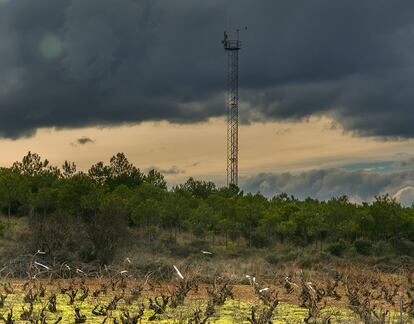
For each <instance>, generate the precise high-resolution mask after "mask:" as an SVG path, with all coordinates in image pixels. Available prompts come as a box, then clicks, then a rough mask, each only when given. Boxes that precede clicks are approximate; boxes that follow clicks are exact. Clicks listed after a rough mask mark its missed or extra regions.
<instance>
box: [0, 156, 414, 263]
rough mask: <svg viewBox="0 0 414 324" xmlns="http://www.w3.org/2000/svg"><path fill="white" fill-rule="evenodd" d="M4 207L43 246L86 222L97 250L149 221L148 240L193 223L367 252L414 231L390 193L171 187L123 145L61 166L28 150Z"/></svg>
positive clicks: (189, 228) (220, 234) (9, 174)
mask: <svg viewBox="0 0 414 324" xmlns="http://www.w3.org/2000/svg"><path fill="white" fill-rule="evenodd" d="M0 208H1V210H2V213H3V214H4V215H6V216H7V217H8V218H9V219H10V218H13V217H18V216H25V217H27V218H28V219H29V224H30V227H29V229H30V231H32V232H34V233H36V240H35V242H36V244H37V246H38V247H42V248H45V249H49V250H53V251H59V249H62V248H63V245H67V244H69V243H71V242H72V241H71V242H64V240H63V241H62V240H61V239H59V237H60V236H59V235H58V234H59V233H56V232H57V231H61V232H63V233H60V234H61V235H64V234H67V232H68V228H71V229H73V231H74V232H75V233H79V228H82V229H83V231H84V232H85V233H86V234H87V237H88V242H89V244H90V245H91V248H90V250H92V251H95V252H94V255H93V257H91V258H106V257H105V256H103V255H101V256H100V255H99V254H100V253H101V254H104V255H106V256H110V255H111V254H113V253H114V251H115V249H116V246H117V242H118V241H120V240H122V237H123V235H122V233H123V232H125V231H128V230H130V229H141V230H142V233H143V235H144V236H145V239H146V240H148V242H151V241H154V240H156V239H157V237H156V236H157V230H160V229H161V230H163V231H165V232H167V233H169V234H170V236H171V239H173V240H174V239H175V238H176V237H177V235H178V233H182V232H186V233H190V234H192V235H194V237H195V238H197V239H202V240H207V241H209V242H210V243H211V244H212V245H214V244H219V242H220V244H223V245H226V246H227V245H228V244H230V243H231V244H238V245H243V246H247V247H256V248H265V247H272V246H274V245H276V244H284V243H293V244H295V245H299V246H308V245H311V244H314V245H315V246H321V247H322V245H323V244H325V243H336V244H337V243H338V242H350V243H353V242H359V243H358V244H359V246H360V249H361V251H363V250H364V246H365V245H366V242H367V241H369V242H378V241H385V242H402V241H404V242H408V243H412V240H413V239H414V210H413V208H411V207H410V208H406V207H403V206H401V205H400V204H399V203H397V202H396V201H395V200H394V199H393V198H392V197H390V196H389V195H384V196H379V197H376V199H375V200H374V201H373V202H370V203H362V204H355V203H353V202H351V201H350V200H349V199H348V197H346V196H342V197H335V198H332V199H330V200H329V201H319V200H315V199H312V198H308V199H305V200H303V201H300V200H298V199H296V198H295V197H293V196H289V195H287V194H284V193H282V194H278V195H276V196H274V197H271V198H267V197H264V196H263V195H262V194H260V193H256V194H251V193H244V192H243V191H241V190H240V189H239V188H238V187H236V186H229V187H217V186H216V185H215V184H214V183H213V182H207V181H199V180H195V179H193V178H189V179H188V180H187V181H186V182H185V183H184V184H180V185H177V186H174V187H173V188H171V189H168V188H167V183H166V181H165V179H164V176H163V175H162V174H161V173H160V172H158V171H157V170H151V171H149V172H148V173H144V172H141V171H140V169H139V168H137V167H136V166H134V165H133V164H132V163H131V162H129V161H128V159H127V157H126V156H125V154H123V153H118V154H116V155H114V156H113V157H112V158H111V159H110V161H109V163H108V164H105V163H104V162H98V163H96V164H94V165H92V166H91V167H90V169H89V170H88V171H87V172H80V171H77V168H76V165H75V164H74V163H73V162H69V161H65V163H64V164H63V166H62V167H61V168H58V167H56V166H52V165H51V164H50V163H49V161H48V160H46V159H42V158H41V157H40V156H39V155H38V154H36V153H31V152H29V153H28V154H27V155H26V156H24V157H23V159H22V160H21V161H17V162H15V163H13V165H12V166H11V167H9V168H1V169H0ZM65 226H66V227H65ZM51 233H53V235H52V234H51ZM51 236H53V237H56V239H52V238H51ZM73 239H74V238H72V239H71V240H73ZM364 242H365V243H364ZM72 244H73V242H72ZM364 244H365V245H364ZM338 249H339V250H340V249H341V248H340V247H339V248H338ZM338 253H339V252H338ZM367 253H368V252H367Z"/></svg>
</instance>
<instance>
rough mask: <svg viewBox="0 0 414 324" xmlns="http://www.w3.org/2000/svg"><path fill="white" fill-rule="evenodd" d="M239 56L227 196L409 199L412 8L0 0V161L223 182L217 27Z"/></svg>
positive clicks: (193, 0)
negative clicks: (238, 43) (33, 155)
mask: <svg viewBox="0 0 414 324" xmlns="http://www.w3.org/2000/svg"><path fill="white" fill-rule="evenodd" d="M244 26H248V29H247V30H243V32H242V33H241V38H242V49H241V51H240V81H239V85H240V121H241V125H240V163H239V168H240V186H241V187H242V189H244V190H245V191H248V192H257V191H260V192H262V193H263V194H265V195H267V196H269V197H271V196H272V195H275V194H278V193H281V192H287V193H289V194H293V195H295V196H297V197H299V198H306V197H308V196H311V197H314V198H318V199H330V198H332V197H334V196H339V195H344V194H346V195H348V196H349V197H350V198H351V199H352V200H354V201H357V202H360V201H370V200H372V199H374V197H375V196H377V195H381V194H385V193H389V194H390V195H393V196H395V197H396V198H397V199H398V200H399V201H401V202H402V203H404V204H411V203H412V202H413V201H414V143H413V137H414V127H412V126H413V125H414V114H412V111H413V107H412V105H413V103H414V91H412V88H413V86H414V56H413V55H412V52H413V50H414V2H413V1H412V0H360V1H349V0H336V1H332V0H289V1H282V0H260V1H251V0H225V1H224V0H220V1H219V0H209V1H205V0H175V1H171V0H59V1H56V0H36V1H33V0H0V40H1V42H0V152H1V154H0V165H1V166H9V165H11V163H13V162H14V161H16V160H20V159H21V158H22V157H23V156H24V155H25V154H26V153H27V152H28V151H29V150H30V151H32V152H37V153H39V154H40V155H41V156H42V157H44V158H48V159H49V160H50V161H51V162H52V163H53V164H55V165H61V164H62V163H63V161H64V160H70V161H74V162H76V164H77V165H78V169H80V170H83V171H87V170H88V168H89V167H90V166H91V165H92V164H94V163H95V162H97V161H101V160H102V161H105V162H107V161H109V159H110V157H111V156H112V155H113V154H115V153H117V152H124V153H125V154H126V155H127V157H128V158H129V160H130V161H131V162H133V163H134V164H135V165H136V166H138V167H139V168H140V169H141V170H143V171H146V170H149V169H151V168H156V169H158V170H160V171H161V172H163V173H164V174H165V176H166V179H167V180H168V182H169V184H170V185H174V184H177V183H181V182H183V181H185V180H186V179H187V178H188V177H190V176H193V177H196V178H198V179H203V180H211V181H215V182H216V183H217V184H219V185H224V184H225V179H226V174H225V172H226V170H225V168H226V120H225V118H226V106H225V90H226V64H227V60H226V54H225V52H224V49H223V47H222V44H221V40H222V38H223V31H224V30H228V31H229V33H230V35H234V30H235V29H236V28H239V27H244Z"/></svg>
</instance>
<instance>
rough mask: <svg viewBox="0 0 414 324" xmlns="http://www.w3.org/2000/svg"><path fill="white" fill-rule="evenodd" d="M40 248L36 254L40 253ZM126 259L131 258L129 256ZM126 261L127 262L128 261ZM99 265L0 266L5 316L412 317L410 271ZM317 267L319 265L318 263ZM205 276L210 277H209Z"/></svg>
mask: <svg viewBox="0 0 414 324" xmlns="http://www.w3.org/2000/svg"><path fill="white" fill-rule="evenodd" d="M38 256H40V255H38ZM127 261H129V259H128V260H127ZM126 263H128V262H126ZM127 268H128V267H127V266H126V267H125V269H124V270H120V269H110V268H108V267H104V268H102V269H100V270H99V271H93V272H91V271H87V270H86V269H81V268H78V267H74V266H72V265H69V264H67V263H65V264H59V265H56V264H55V265H46V264H43V263H42V262H41V260H40V258H37V256H36V255H35V256H33V257H32V258H31V259H30V262H29V264H28V268H27V279H25V280H23V279H15V278H13V276H14V274H13V273H12V272H8V273H6V272H7V270H8V269H7V267H6V268H3V269H2V275H3V277H2V283H1V293H0V320H2V321H3V322H4V323H7V324H12V323H126V324H132V323H150V322H151V323H160V322H162V323H194V324H195V323H253V324H265V323H410V322H412V321H414V273H413V272H412V271H404V272H401V273H398V274H387V275H386V274H384V273H380V272H373V271H362V270H360V271H358V270H356V269H344V270H342V271H339V270H337V269H334V268H326V269H323V271H319V272H318V271H308V272H304V271H301V270H298V269H290V270H288V271H286V272H284V273H275V274H274V276H273V277H267V278H260V277H257V278H256V277H254V276H253V275H250V274H246V275H245V276H244V277H243V278H231V277H225V276H220V275H219V274H215V275H213V276H211V277H206V276H202V275H201V273H200V272H199V271H198V270H197V269H191V267H186V266H185V265H184V264H183V265H180V267H177V266H175V265H172V266H171V270H172V274H173V278H172V279H171V280H168V281H165V280H164V279H163V273H162V271H161V269H160V271H153V272H150V273H147V274H146V275H144V276H142V277H141V278H139V277H138V276H135V275H134V274H132V272H130V271H128V270H126V269H127ZM321 270H322V269H321ZM206 278H209V279H206Z"/></svg>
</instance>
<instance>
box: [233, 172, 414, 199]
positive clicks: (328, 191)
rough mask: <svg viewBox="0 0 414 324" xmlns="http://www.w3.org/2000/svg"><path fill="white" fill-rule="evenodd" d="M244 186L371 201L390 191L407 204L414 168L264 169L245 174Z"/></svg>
mask: <svg viewBox="0 0 414 324" xmlns="http://www.w3.org/2000/svg"><path fill="white" fill-rule="evenodd" d="M241 187H242V188H243V189H245V190H246V191H248V192H258V191H260V192H261V193H262V194H264V195H266V196H268V197H272V196H274V195H277V194H280V193H287V194H289V195H294V196H295V197H297V198H300V199H305V198H307V197H312V198H317V199H320V200H328V199H331V198H333V197H338V196H342V195H347V196H348V197H349V198H350V199H351V200H352V201H355V202H362V201H371V200H372V199H374V197H375V196H378V195H383V194H387V193H388V194H390V195H391V196H394V197H395V198H396V199H397V200H398V201H400V202H401V203H402V204H404V205H411V203H413V202H414V194H413V192H414V188H413V187H414V170H407V171H395V172H386V173H377V172H370V171H366V170H351V171H349V170H345V169H342V168H332V169H321V170H312V171H308V172H303V173H298V174H292V173H282V174H274V173H261V174H258V175H255V176H251V177H248V178H245V179H243V180H242V182H241Z"/></svg>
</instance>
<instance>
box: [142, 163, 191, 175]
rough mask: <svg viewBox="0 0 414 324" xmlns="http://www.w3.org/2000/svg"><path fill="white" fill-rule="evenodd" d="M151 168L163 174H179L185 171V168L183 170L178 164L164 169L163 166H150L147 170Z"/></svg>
mask: <svg viewBox="0 0 414 324" xmlns="http://www.w3.org/2000/svg"><path fill="white" fill-rule="evenodd" d="M151 170H156V171H158V172H160V173H161V174H164V175H178V174H183V173H185V171H184V170H181V169H180V168H178V167H177V166H176V165H173V166H172V167H170V168H168V169H162V168H158V167H150V168H148V169H147V172H148V171H151Z"/></svg>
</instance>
